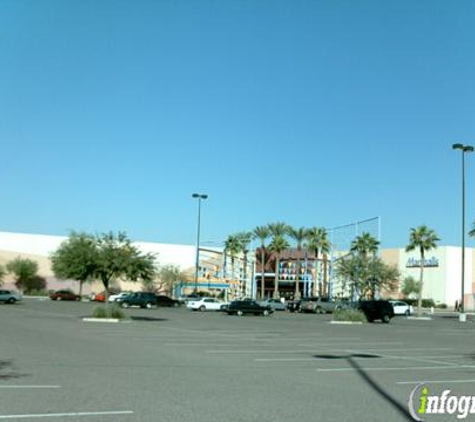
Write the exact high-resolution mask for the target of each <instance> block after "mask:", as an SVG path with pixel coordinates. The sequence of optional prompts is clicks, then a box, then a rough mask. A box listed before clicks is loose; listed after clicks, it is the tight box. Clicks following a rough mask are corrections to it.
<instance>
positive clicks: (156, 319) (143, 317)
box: [130, 316, 168, 322]
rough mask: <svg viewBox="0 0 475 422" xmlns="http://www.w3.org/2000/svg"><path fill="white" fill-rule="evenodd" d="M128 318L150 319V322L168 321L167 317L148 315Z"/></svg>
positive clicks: (134, 319) (136, 319)
mask: <svg viewBox="0 0 475 422" xmlns="http://www.w3.org/2000/svg"><path fill="white" fill-rule="evenodd" d="M130 319H131V320H132V321H150V322H156V321H168V318H155V317H149V316H131V317H130Z"/></svg>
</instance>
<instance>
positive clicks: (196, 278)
mask: <svg viewBox="0 0 475 422" xmlns="http://www.w3.org/2000/svg"><path fill="white" fill-rule="evenodd" d="M191 196H192V197H193V198H194V199H198V224H197V233H196V259H195V280H194V281H195V293H196V292H197V291H198V270H199V265H200V225H201V200H204V199H206V198H208V195H206V194H201V193H194V194H192V195H191Z"/></svg>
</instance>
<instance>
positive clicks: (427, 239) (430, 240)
mask: <svg viewBox="0 0 475 422" xmlns="http://www.w3.org/2000/svg"><path fill="white" fill-rule="evenodd" d="M439 240H440V239H439V237H438V236H437V233H436V232H435V231H434V230H432V229H429V228H428V227H427V226H424V225H423V226H419V227H417V228H411V233H410V236H409V244H408V245H407V246H406V252H410V251H413V250H415V249H418V250H419V253H420V256H421V272H420V279H419V292H418V297H417V315H418V316H421V314H422V287H423V280H424V258H425V253H426V252H427V251H430V250H431V249H435V248H436V247H437V242H438V241H439Z"/></svg>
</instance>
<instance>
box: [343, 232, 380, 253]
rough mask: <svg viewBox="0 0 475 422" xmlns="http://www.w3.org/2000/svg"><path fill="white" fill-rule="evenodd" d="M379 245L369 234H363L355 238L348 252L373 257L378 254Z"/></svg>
mask: <svg viewBox="0 0 475 422" xmlns="http://www.w3.org/2000/svg"><path fill="white" fill-rule="evenodd" d="M379 243H380V242H379V240H377V239H375V238H374V237H373V236H371V235H370V234H369V233H363V234H362V235H360V236H356V238H355V240H353V242H351V247H350V250H351V251H352V252H356V253H358V254H360V255H361V256H364V257H367V256H368V255H369V254H372V255H375V254H376V252H378V247H379Z"/></svg>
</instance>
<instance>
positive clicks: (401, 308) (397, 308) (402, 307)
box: [389, 300, 414, 316]
mask: <svg viewBox="0 0 475 422" xmlns="http://www.w3.org/2000/svg"><path fill="white" fill-rule="evenodd" d="M389 303H390V304H391V305H393V309H394V315H406V316H409V315H412V314H413V313H414V309H413V307H412V306H411V305H409V304H407V303H406V302H404V301H402V300H390V301H389Z"/></svg>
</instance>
